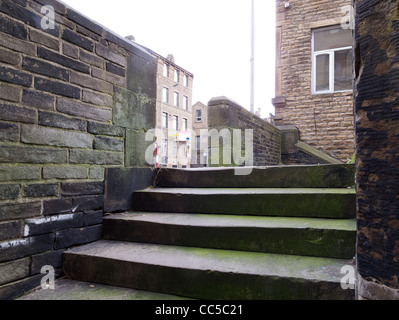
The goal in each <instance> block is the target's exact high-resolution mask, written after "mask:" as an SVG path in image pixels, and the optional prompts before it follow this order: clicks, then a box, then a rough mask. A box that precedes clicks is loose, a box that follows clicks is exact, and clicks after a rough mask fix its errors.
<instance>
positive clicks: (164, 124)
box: [162, 112, 168, 128]
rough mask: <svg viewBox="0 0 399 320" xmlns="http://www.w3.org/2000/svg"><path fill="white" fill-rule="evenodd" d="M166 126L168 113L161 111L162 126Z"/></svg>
mask: <svg viewBox="0 0 399 320" xmlns="http://www.w3.org/2000/svg"><path fill="white" fill-rule="evenodd" d="M167 127H168V114H167V113H165V112H164V113H162V128H167Z"/></svg>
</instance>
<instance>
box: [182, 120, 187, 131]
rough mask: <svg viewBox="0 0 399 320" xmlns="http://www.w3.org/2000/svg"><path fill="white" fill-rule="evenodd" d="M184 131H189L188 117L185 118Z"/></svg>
mask: <svg viewBox="0 0 399 320" xmlns="http://www.w3.org/2000/svg"><path fill="white" fill-rule="evenodd" d="M182 130H183V131H187V130H188V120H187V119H186V118H183V128H182Z"/></svg>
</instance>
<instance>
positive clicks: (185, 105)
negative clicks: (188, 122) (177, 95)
mask: <svg viewBox="0 0 399 320" xmlns="http://www.w3.org/2000/svg"><path fill="white" fill-rule="evenodd" d="M183 109H184V110H188V97H187V96H183Z"/></svg>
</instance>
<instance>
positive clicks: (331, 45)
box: [273, 0, 354, 162]
mask: <svg viewBox="0 0 399 320" xmlns="http://www.w3.org/2000/svg"><path fill="white" fill-rule="evenodd" d="M350 5H351V1H350V0H329V1H325V0H323V1H321V0H297V1H293V2H289V1H287V0H276V11H277V19H276V22H277V24H276V26H277V52H276V96H275V98H274V99H273V104H274V106H275V108H276V117H275V123H276V125H278V126H279V125H294V126H296V127H297V128H298V130H299V134H300V140H301V141H303V142H305V143H307V144H309V145H310V146H312V147H314V148H317V149H318V150H321V151H324V152H325V153H327V154H329V155H330V156H332V157H334V158H336V159H339V160H341V161H344V162H345V161H346V160H347V159H348V158H351V157H352V155H353V153H354V123H353V122H354V120H353V86H352V60H353V59H352V30H351V28H350V26H349V24H348V23H345V22H349V8H350Z"/></svg>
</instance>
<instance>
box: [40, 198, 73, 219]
mask: <svg viewBox="0 0 399 320" xmlns="http://www.w3.org/2000/svg"><path fill="white" fill-rule="evenodd" d="M69 212H72V199H53V200H44V201H43V215H44V216H47V215H53V214H60V213H69Z"/></svg>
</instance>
